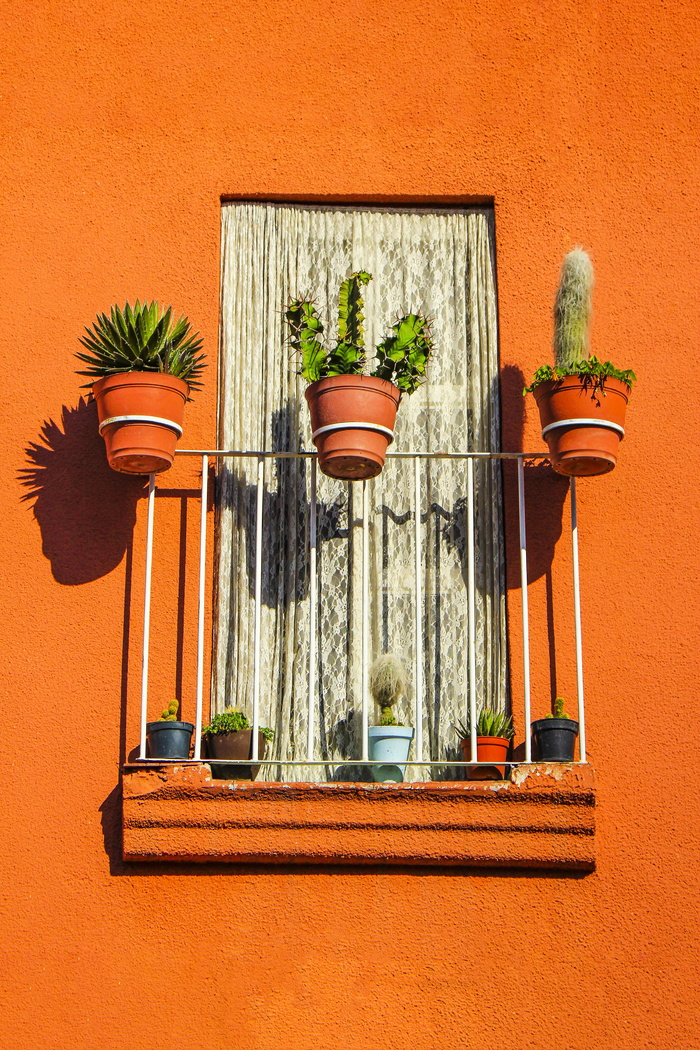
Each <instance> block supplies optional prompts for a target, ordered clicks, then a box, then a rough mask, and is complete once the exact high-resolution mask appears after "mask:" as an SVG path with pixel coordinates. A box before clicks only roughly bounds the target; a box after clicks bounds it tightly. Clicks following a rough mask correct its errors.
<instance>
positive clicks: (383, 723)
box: [368, 653, 413, 784]
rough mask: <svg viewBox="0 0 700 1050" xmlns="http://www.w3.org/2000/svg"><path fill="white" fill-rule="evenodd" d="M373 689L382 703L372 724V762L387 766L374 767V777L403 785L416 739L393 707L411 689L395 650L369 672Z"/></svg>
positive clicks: (375, 664) (369, 730)
mask: <svg viewBox="0 0 700 1050" xmlns="http://www.w3.org/2000/svg"><path fill="white" fill-rule="evenodd" d="M369 691H370V694H371V695H372V698H373V699H374V701H375V702H376V704H377V705H378V706H379V708H380V711H381V717H380V721H379V725H378V726H370V727H369V729H368V735H369V741H368V744H369V758H370V761H373V760H374V761H381V762H385V763H386V765H380V766H370V769H371V771H372V777H373V779H374V780H376V781H377V783H379V784H383V783H385V782H387V781H393V782H394V783H397V784H400V783H402V782H403V775H404V771H405V769H406V766H405V763H406V762H407V761H408V752H409V749H410V747H411V741H412V740H413V729H412V728H411V726H405V725H403V723H402V722H397V720H396V717H395V715H394V712H393V710H392V708H393V707H394V705H395V704H396V703H397V702H398V701H399V700H400V699H401V698H402V697H405V696H406V693H407V692H408V675H407V673H406V668H405V666H404V663H403V661H402V660H401V659H400V658H399V657H398V656H396V655H395V654H394V653H386V654H385V655H384V656H379V657H377V659H376V660H375V661H374V663H373V664H372V666H371V667H370V671H369Z"/></svg>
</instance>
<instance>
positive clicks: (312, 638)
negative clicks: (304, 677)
mask: <svg viewBox="0 0 700 1050" xmlns="http://www.w3.org/2000/svg"><path fill="white" fill-rule="evenodd" d="M317 586H318V582H317V578H316V460H315V459H312V460H311V492H310V497H309V705H308V711H307V713H306V716H307V719H308V722H307V727H306V758H307V760H308V761H309V762H312V761H313V757H314V718H315V714H316V710H315V708H316V651H317V650H316V641H317V639H316V633H317V630H318V627H317V625H316V611H317V610H316V603H317V601H318V592H317Z"/></svg>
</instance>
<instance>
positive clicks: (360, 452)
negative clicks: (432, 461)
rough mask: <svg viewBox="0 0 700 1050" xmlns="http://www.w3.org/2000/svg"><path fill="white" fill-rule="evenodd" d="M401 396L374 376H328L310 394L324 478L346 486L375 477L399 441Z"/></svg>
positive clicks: (313, 434)
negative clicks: (396, 427) (396, 430)
mask: <svg viewBox="0 0 700 1050" xmlns="http://www.w3.org/2000/svg"><path fill="white" fill-rule="evenodd" d="M400 398H401V391H400V390H399V388H398V387H396V386H394V384H393V383H390V382H389V381H388V380H387V379H377V378H375V377H374V376H364V375H359V376H328V378H326V379H319V380H318V382H316V383H312V384H311V386H310V387H309V388H308V389H307V391H306V400H307V402H308V404H309V411H310V413H311V432H312V437H313V442H314V444H315V445H316V448H317V449H318V463H319V467H320V468H321V470H322V471H323V473H324V474H327V475H328V476H329V477H331V478H341V479H343V480H346V481H361V480H363V479H366V478H374V477H376V476H377V474H379V473H380V472H381V469H382V467H383V466H384V457H385V455H386V450H387V448H388V446H389V444H390V442H392V441H393V440H394V424H395V422H396V409H397V408H398V405H399V400H400Z"/></svg>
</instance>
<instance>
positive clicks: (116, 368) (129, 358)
mask: <svg viewBox="0 0 700 1050" xmlns="http://www.w3.org/2000/svg"><path fill="white" fill-rule="evenodd" d="M191 327H192V326H191V325H190V323H189V321H188V319H187V318H186V317H180V318H178V320H177V321H175V320H173V317H172V306H169V307H168V308H167V310H165V311H163V310H161V308H160V305H159V304H158V303H157V302H152V303H146V302H145V301H144V302H143V303H140V302H139V300H138V299H137V300H136V304H135V305H134V307H133V309H132V308H131V306H130V305H129V303H126V304H125V306H124V308H123V309H122V308H121V307H120V306H113V307H112V308H111V310H110V316H109V317H108V316H107V314H98V316H97V320H96V322H95V323H94V324H93V326H92V328H91V329H90V328H86V329H85V331H86V332H87V335H85V336H82V337H81V339H80V342H81V343H82V344H83V346H84V347H85V348H86V350H87V351H88V353H86V354H83V353H77V354H76V355H75V356H76V357H77V358H79V359H80V360H81V361H83V362H84V363H85V364H87V365H88V366H89V367H88V368H86V369H82V370H79V371H78V375H81V376H89V377H91V378H90V382H89V383H86V384H85V386H86V387H91V386H92V384H93V382H94V380H95V379H101V378H103V377H105V376H112V375H118V374H119V373H122V372H162V373H164V374H167V375H171V376H175V377H176V378H177V379H182V380H184V381H185V382H186V383H187V384H188V386H189V387H190V389H192V390H196V389H198V388H199V387H201V385H202V384H201V382H200V376H201V374H202V370H203V369H204V368H205V367H206V365H205V363H204V358H205V356H206V355H205V354H200V353H199V351H200V350H201V348H202V340H201V338H200V336H199V332H196V333H195V334H192V331H191Z"/></svg>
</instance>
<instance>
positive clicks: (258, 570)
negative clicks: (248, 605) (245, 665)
mask: <svg viewBox="0 0 700 1050" xmlns="http://www.w3.org/2000/svg"><path fill="white" fill-rule="evenodd" d="M264 480H265V459H264V457H263V456H260V457H258V487H257V508H256V514H255V619H254V628H253V630H254V634H253V726H252V729H253V746H252V751H251V758H252V760H253V762H255V761H256V760H257V758H258V729H259V726H260V612H261V599H262V527H263V491H264V490H263V483H264Z"/></svg>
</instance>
